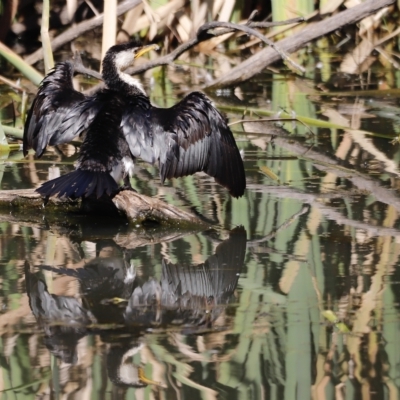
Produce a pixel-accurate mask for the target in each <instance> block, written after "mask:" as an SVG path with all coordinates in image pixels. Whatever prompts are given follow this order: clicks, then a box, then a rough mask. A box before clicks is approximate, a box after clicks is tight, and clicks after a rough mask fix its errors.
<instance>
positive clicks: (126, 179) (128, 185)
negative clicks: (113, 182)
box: [115, 175, 137, 195]
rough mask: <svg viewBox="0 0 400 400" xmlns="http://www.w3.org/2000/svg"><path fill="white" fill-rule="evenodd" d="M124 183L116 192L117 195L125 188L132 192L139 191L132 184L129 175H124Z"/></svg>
mask: <svg viewBox="0 0 400 400" xmlns="http://www.w3.org/2000/svg"><path fill="white" fill-rule="evenodd" d="M123 181H124V184H123V185H122V186H120V187H119V189H118V190H117V192H116V193H115V194H116V195H117V194H118V193H120V192H123V191H124V190H130V191H131V192H135V193H137V190H135V189H134V188H133V187H132V185H131V181H130V179H129V175H126V176H124V179H123Z"/></svg>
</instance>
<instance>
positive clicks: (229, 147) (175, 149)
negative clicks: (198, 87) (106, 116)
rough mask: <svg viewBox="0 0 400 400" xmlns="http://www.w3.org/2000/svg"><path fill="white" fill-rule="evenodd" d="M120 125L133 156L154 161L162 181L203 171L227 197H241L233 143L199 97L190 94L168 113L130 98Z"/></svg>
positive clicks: (241, 178) (220, 120)
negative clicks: (227, 194) (226, 192)
mask: <svg viewBox="0 0 400 400" xmlns="http://www.w3.org/2000/svg"><path fill="white" fill-rule="evenodd" d="M121 127H122V131H123V133H124V135H125V138H126V140H127V142H128V145H129V148H130V151H131V153H132V155H133V156H134V157H139V158H142V159H143V160H144V161H146V162H149V163H152V164H154V163H155V162H156V161H158V162H159V164H160V178H161V181H162V182H164V180H165V179H167V178H168V179H171V178H177V177H180V176H185V175H192V174H194V173H195V172H199V171H204V172H206V173H207V174H208V175H210V176H212V177H213V178H214V179H215V181H216V182H218V183H219V184H221V185H222V186H225V187H226V188H227V189H228V190H229V192H230V193H231V195H232V196H234V197H240V196H242V195H243V193H244V190H245V187H246V178H245V173H244V167H243V161H242V158H241V156H240V153H239V150H238V148H237V145H236V142H235V139H234V137H233V134H232V132H231V130H230V129H229V127H228V125H227V124H226V121H225V119H224V117H223V116H222V115H221V114H220V113H219V112H218V110H217V109H216V108H215V107H214V106H213V104H212V103H211V101H210V100H209V99H208V98H207V97H206V96H205V95H204V94H202V93H199V92H193V93H191V94H189V95H188V96H187V97H185V98H184V99H183V100H182V101H181V102H179V103H178V104H176V105H175V106H173V107H171V108H168V109H163V108H156V107H153V106H151V104H150V102H149V101H148V99H147V98H145V97H143V98H141V97H137V96H135V98H134V99H132V101H131V102H130V103H129V104H128V106H127V107H126V109H125V111H124V115H123V118H122V122H121Z"/></svg>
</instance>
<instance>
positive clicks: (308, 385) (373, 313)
mask: <svg viewBox="0 0 400 400" xmlns="http://www.w3.org/2000/svg"><path fill="white" fill-rule="evenodd" d="M265 88H268V89H271V91H272V93H274V95H273V96H272V104H271V105H270V107H271V108H272V109H278V108H279V106H281V105H282V104H286V106H287V108H288V109H290V108H296V107H301V108H302V110H303V111H298V112H302V113H303V114H307V116H309V117H310V118H316V117H317V112H318V111H321V112H322V113H323V114H324V115H326V116H327V117H328V118H330V119H331V121H332V122H333V123H334V122H336V120H335V119H338V118H339V116H340V117H341V118H342V120H341V124H342V125H343V118H348V123H349V125H351V126H352V129H349V130H346V131H343V130H342V131H340V130H338V129H337V128H331V129H329V128H323V129H312V131H311V130H310V129H309V128H306V127H305V126H304V125H299V124H293V123H292V122H290V123H286V124H285V125H284V127H285V128H286V129H287V130H285V129H283V128H282V127H277V126H276V124H275V123H268V122H257V123H254V122H244V123H243V124H242V125H235V126H234V128H235V129H236V132H235V133H236V138H237V139H238V143H239V147H240V148H241V150H242V151H243V152H244V158H245V163H246V172H247V176H248V190H247V192H246V195H245V197H244V198H242V199H240V200H232V199H230V198H229V197H227V196H226V194H225V193H224V192H223V190H220V189H219V188H218V187H216V185H214V184H213V183H212V181H211V180H210V179H208V178H207V177H205V176H202V175H200V176H195V177H189V178H185V179H183V180H182V181H181V182H177V181H172V182H171V183H169V184H167V185H166V186H164V187H161V186H159V182H158V181H156V182H154V181H153V177H154V176H157V171H156V169H153V168H148V169H144V168H142V166H141V165H140V164H139V165H138V166H137V170H138V175H137V176H136V177H135V178H133V180H132V183H133V185H134V187H135V188H137V189H138V190H139V191H140V192H142V193H146V194H150V195H153V196H158V197H161V198H163V199H164V200H166V201H168V202H170V203H174V204H176V205H178V206H181V207H187V206H188V205H194V206H196V208H197V210H198V211H199V212H200V213H202V214H204V215H205V216H206V217H207V218H209V219H212V220H213V221H215V222H217V225H216V226H217V227H218V228H217V229H218V231H209V232H206V233H197V234H185V232H161V233H157V232H158V231H157V230H154V229H150V230H147V231H141V230H140V229H132V228H129V227H126V226H125V224H123V223H119V224H117V225H113V226H111V225H107V226H105V227H104V226H102V221H101V219H98V220H97V221H96V220H95V221H93V220H87V219H85V218H82V221H81V220H80V219H79V217H77V219H76V220H75V219H73V218H72V217H66V216H64V215H61V216H59V219H58V220H57V221H55V222H54V221H52V223H51V224H50V229H51V230H47V229H48V226H47V225H46V224H47V223H49V221H50V216H49V215H46V210H44V211H43V213H38V215H37V216H31V215H29V216H27V215H24V214H22V215H19V214H17V213H14V212H11V213H10V212H9V211H8V212H7V213H5V214H3V215H2V216H1V221H2V222H1V225H0V228H1V241H0V246H1V248H0V250H1V263H0V268H1V279H2V280H1V289H0V294H1V308H2V312H1V315H0V330H1V354H2V356H1V357H2V363H1V368H2V374H1V379H2V380H1V382H2V390H3V392H2V398H5V399H7V398H15V397H16V398H35V397H37V396H40V395H42V396H46V395H47V396H49V397H51V396H54V397H61V396H62V395H64V394H66V395H69V396H70V397H71V398H74V397H75V398H82V396H84V393H90V394H91V396H92V397H93V398H99V399H101V398H115V399H117V398H118V399H119V398H128V399H129V398H140V397H141V396H143V397H145V396H146V397H149V398H159V397H163V398H171V399H172V398H178V397H180V398H188V397H193V398H203V397H210V398H216V397H220V398H227V399H228V398H229V399H231V398H240V399H249V398H251V399H258V398H270V399H288V400H289V399H290V400H291V399H309V398H317V399H333V398H337V399H340V398H346V399H367V398H371V397H373V396H375V398H376V399H386V398H396V396H398V392H399V388H400V381H399V380H400V377H399V373H398V368H399V365H400V352H399V350H398V348H399V347H398V333H399V328H400V326H399V310H398V303H399V293H400V291H399V288H398V286H397V285H398V281H399V277H398V274H399V272H398V271H399V261H398V257H399V254H400V248H399V244H398V238H399V236H400V231H399V229H398V226H399V219H398V212H399V211H400V203H399V196H398V192H397V187H398V186H399V172H398V167H397V164H396V162H395V160H397V159H399V156H398V154H399V149H398V147H396V146H394V147H393V146H392V145H391V144H390V143H389V142H388V140H387V139H379V138H374V139H371V138H369V137H367V136H366V135H365V133H364V132H363V131H362V130H370V131H372V130H373V129H372V128H374V127H375V129H376V126H374V125H372V123H371V122H370V121H371V119H370V118H368V120H364V119H363V115H365V109H364V108H363V107H361V105H360V103H359V102H355V103H354V104H353V100H352V99H350V98H349V100H348V102H347V103H345V102H343V101H342V102H341V103H340V104H332V103H330V102H328V101H327V102H326V103H324V106H323V107H322V106H321V105H320V104H317V103H316V102H313V101H312V100H311V98H310V97H306V96H302V95H299V100H298V102H297V100H295V101H294V103H293V98H292V97H291V96H290V94H291V93H297V91H298V89H297V87H296V82H293V81H289V82H285V81H284V80H280V81H279V82H278V81H275V80H273V79H271V80H270V81H268V80H266V81H264V82H263V83H260V86H259V87H258V86H256V88H255V89H254V93H252V92H251V87H249V88H243V89H249V90H243V93H245V95H244V97H245V98H244V99H243V101H242V106H243V107H246V106H252V107H254V106H255V105H256V106H258V107H260V108H262V107H265V97H264V89H265ZM275 91H279V92H280V93H275ZM253 94H254V96H253ZM160 96H161V95H160ZM296 96H297V95H296ZM296 96H295V97H296ZM285 99H286V100H288V99H290V100H291V101H292V102H289V101H288V102H287V103H286V102H285ZM217 100H218V101H219V102H220V103H221V105H222V102H224V101H226V102H227V103H228V104H226V107H227V108H228V109H229V105H230V104H229V101H230V98H229V97H227V98H217ZM300 103H301V104H300ZM292 104H294V105H295V106H296V107H292V106H291V105H292ZM217 105H218V104H217ZM345 106H347V107H350V108H351V110H352V114H351V117H349V114H346V113H345V112H344V111H343V110H344V109H345ZM390 106H392V102H389V103H387V102H386V103H385V102H383V103H382V104H380V105H379V106H377V104H376V103H375V104H374V107H375V111H374V110H372V109H371V110H368V112H369V113H370V114H369V116H370V115H371V113H375V114H374V115H376V116H379V114H381V113H383V112H384V110H385V109H389V108H390ZM357 112H358V113H359V114H357ZM230 116H231V117H232V118H231V119H232V120H234V119H241V117H242V116H241V115H238V114H230ZM383 118H384V119H383ZM379 121H380V123H381V124H384V125H385V126H386V127H387V126H390V127H391V128H390V129H389V128H387V129H386V132H383V133H385V134H387V133H388V132H389V133H390V132H392V131H395V128H396V121H395V120H394V119H392V118H390V116H388V114H386V115H385V116H384V117H380V119H379ZM368 128H369V129H368ZM289 131H290V132H291V134H290V135H289ZM378 133H379V132H378ZM63 150H65V149H63ZM67 150H68V152H69V154H68V155H69V158H68V164H58V165H61V169H64V170H63V171H62V173H65V172H66V170H68V169H69V168H73V167H72V165H71V160H72V159H73V158H74V157H76V155H75V154H73V153H74V149H73V148H72V147H68V148H67ZM11 154H12V155H13V156H14V160H17V159H18V157H17V156H16V155H18V154H20V153H11ZM46 157H47V158H46V159H45V160H44V161H46V162H49V161H51V162H55V163H58V161H60V160H65V158H64V159H61V158H60V156H59V155H58V154H56V153H51V152H49V153H48V155H47V156H46ZM48 167H49V165H48V164H40V163H37V162H34V160H33V159H30V160H29V163H26V164H23V165H21V164H17V163H16V162H14V161H13V159H11V160H10V159H7V164H4V168H3V170H4V173H3V177H2V188H3V189H7V188H14V187H18V186H19V185H20V186H24V187H26V186H30V187H31V186H32V185H33V184H34V185H37V184H39V183H40V182H42V181H44V180H46V179H47V174H48ZM3 170H2V171H3ZM27 178H28V179H27ZM235 226H243V227H244V230H243V231H241V230H239V228H237V230H236V233H235V234H234V237H235V241H234V244H233V246H232V247H231V246H230V244H232V243H231V241H232V239H230V238H229V237H228V235H227V234H226V233H225V232H226V230H230V231H232V228H233V227H235ZM103 228H104V231H102V229H103ZM244 232H246V233H244ZM231 234H232V233H231ZM157 235H158V236H157ZM246 236H247V241H246ZM143 237H145V238H146V240H143ZM139 239H141V241H140V240H139ZM149 242H152V244H148V243H149ZM146 243H147V244H146ZM218 246H220V247H218ZM226 247H228V250H226ZM244 248H246V253H245V251H244ZM221 249H222V250H221ZM223 249H225V250H223ZM221 251H223V252H224V254H225V251H226V254H227V255H228V256H229V257H231V258H233V257H234V256H235V254H236V256H237V262H233V263H232V262H229V263H228V264H227V268H226V269H225V266H224V265H223V264H224V261H223V259H224V258H223V257H222V259H221V260H220V256H221V254H220V253H219V252H221ZM239 254H240V255H239ZM242 258H244V260H243V265H239V264H240V263H239V260H241V259H242ZM25 260H28V264H29V269H28V267H26V271H25ZM102 260H104V261H102ZM131 262H133V267H134V269H131ZM219 262H222V264H219ZM201 264H203V265H202V266H201ZM173 265H175V266H176V267H172V266H173ZM217 265H218V268H220V267H221V271H226V275H225V278H224V279H223V280H222V281H216V280H215V279H216V275H215V274H216V273H217V272H218V271H219V270H216V269H215V268H216V266H217ZM221 265H222V266H221ZM107 266H108V267H109V269H108V268H107ZM172 268H176V271H180V272H181V274H182V275H184V274H186V275H185V276H186V277H187V278H188V277H189V276H190V277H191V278H192V281H190V282H191V283H193V282H194V283H196V284H197V285H200V284H202V283H204V284H206V283H208V284H209V285H210V284H211V286H210V287H212V288H213V291H211V292H206V291H202V292H199V293H198V296H197V297H193V296H191V297H190V299H191V301H192V302H191V303H190V304H189V303H186V302H184V301H185V296H184V293H183V292H182V285H181V286H179V289H178V287H177V288H176V289H175V290H178V293H180V294H182V295H183V297H180V298H179V301H178V303H179V305H180V307H181V308H178V309H175V308H174V307H171V306H170V305H171V304H172V303H164V304H163V302H162V299H163V297H162V295H163V294H167V293H170V292H168V290H170V289H169V288H170V287H171V286H168V285H171V284H172V283H173V282H174V281H173V279H172V278H171V276H172V275H169V274H170V273H172V272H171V269H172ZM99 269H100V270H102V271H104V270H105V271H106V272H107V271H108V273H109V274H110V275H107V274H106V281H105V282H102V281H101V279H100V282H98V281H97V275H99V277H101V274H100V273H99V272H98V271H99ZM133 272H135V273H136V276H135V279H133ZM96 274H97V275H96ZM199 274H200V275H202V274H203V275H202V276H203V277H204V278H207V279H203V280H200V279H198V275H199ZM207 274H208V275H207ZM237 274H239V275H237ZM93 276H94V277H93ZM120 276H121V277H120ZM173 276H175V275H173ZM166 277H168V278H169V279H165V278H166ZM85 278H88V279H85ZM89 278H90V279H89ZM111 278H119V280H118V279H111ZM125 278H126V279H125ZM91 279H93V280H91ZM124 279H125V281H126V282H124ZM115 280H116V281H117V282H119V283H120V284H121V287H122V289H121V288H118V287H117V285H115V286H114V285H113V282H115ZM218 282H221V285H220V286H218ZM166 283H168V285H167V284H166ZM102 284H104V286H101V285H102ZM88 285H89V287H88ZM145 285H147V286H146V290H144V288H145ZM163 285H164V286H163ZM103 287H106V288H107V289H108V290H110V291H111V293H108V294H106V293H105V289H103ZM138 288H139V289H138ZM223 288H225V289H223ZM25 289H27V290H28V294H29V298H28V295H27V294H26V291H25ZM97 289H98V290H99V293H97V292H96V290H97ZM119 290H120V291H119ZM135 290H137V291H136V297H135V296H132V295H133V293H134V292H135ZM140 290H141V291H142V292H141V293H140ZM179 290H180V292H179ZM112 291H114V292H112ZM143 292H146V293H151V294H152V296H150V298H149V297H147V298H146V297H145V295H144V293H143ZM172 292H173V291H172ZM98 295H99V296H100V295H101V296H103V297H95V296H98ZM153 295H154V296H153ZM40 296H42V298H41V297H40ZM90 296H93V297H95V299H96V300H93V299H91V297H90ZM34 299H36V301H34V302H33V300H34ZM171 299H172V300H173V299H174V298H173V296H172V297H171ZM194 299H196V301H197V300H198V301H199V302H198V303H196V301H194ZM29 300H30V302H31V305H32V304H36V306H34V307H32V308H33V310H31V309H30V307H29ZM46 301H47V302H48V303H49V304H53V305H54V307H55V308H52V310H57V309H59V308H60V307H61V309H62V310H65V314H66V315H67V317H68V318H67V319H66V320H65V319H63V318H62V317H63V313H61V314H60V312H58V311H57V312H54V313H53V314H51V313H50V311H48V310H49V309H46V308H45V307H44V304H46ZM149 301H150V302H149ZM135 302H136V303H135ZM67 311H68V312H69V313H71V316H72V315H73V316H74V320H73V321H72V320H71V319H70V318H69V314H68V312H67ZM75 311H77V312H78V314H77V316H78V317H75V314H74V312H75ZM46 312H47V314H45V313H46ZM50 317H51V318H50ZM130 317H132V318H130ZM52 318H54V319H52ZM37 319H38V320H37ZM72 322H74V323H72ZM31 365H33V366H35V368H32V367H31ZM125 376H128V377H129V379H130V380H129V379H125V378H124V377H125ZM124 379H125V383H127V382H128V381H129V382H130V383H134V382H136V386H143V385H144V384H146V385H147V386H143V387H131V386H127V385H123V384H122V381H124ZM135 379H136V381H135ZM117 381H118V383H117Z"/></svg>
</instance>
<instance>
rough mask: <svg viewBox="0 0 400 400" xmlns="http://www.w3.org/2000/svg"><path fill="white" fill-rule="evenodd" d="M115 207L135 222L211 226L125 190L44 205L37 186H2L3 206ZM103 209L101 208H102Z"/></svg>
mask: <svg viewBox="0 0 400 400" xmlns="http://www.w3.org/2000/svg"><path fill="white" fill-rule="evenodd" d="M110 207H112V208H113V210H111V211H114V212H117V211H120V212H121V213H122V214H123V215H125V216H126V217H127V219H128V220H129V222H131V223H133V224H142V223H144V222H147V221H154V222H158V223H160V224H163V225H168V226H174V227H182V228H190V227H199V226H201V227H203V228H205V227H208V226H209V224H206V223H205V222H204V221H202V220H201V219H200V218H198V217H197V216H196V215H194V214H192V213H189V212H187V211H183V210H180V209H178V208H177V207H174V206H172V205H169V204H167V203H165V202H163V201H161V200H158V199H155V198H151V197H148V196H144V195H141V194H139V193H136V192H133V191H130V190H125V191H122V192H120V193H119V194H117V195H116V196H115V197H114V198H113V199H112V202H110V201H108V202H102V201H89V200H88V201H84V202H82V201H81V200H68V199H58V198H55V197H52V198H50V199H49V202H48V203H47V204H46V206H44V202H43V198H42V197H41V196H40V195H39V193H36V192H35V191H34V190H33V189H22V190H2V191H0V208H1V209H3V210H4V209H7V210H12V211H15V210H17V211H24V212H27V211H32V210H40V211H41V212H43V213H47V212H48V213H54V212H57V213H62V214H63V215H65V213H66V212H79V211H80V212H82V211H84V212H93V211H99V210H101V211H102V210H104V209H106V208H107V209H108V211H110ZM101 211H100V212H101Z"/></svg>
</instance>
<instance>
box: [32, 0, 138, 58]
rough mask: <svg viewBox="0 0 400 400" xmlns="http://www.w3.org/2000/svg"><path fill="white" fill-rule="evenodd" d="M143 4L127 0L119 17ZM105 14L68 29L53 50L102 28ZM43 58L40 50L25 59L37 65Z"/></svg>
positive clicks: (53, 41) (121, 8)
mask: <svg viewBox="0 0 400 400" xmlns="http://www.w3.org/2000/svg"><path fill="white" fill-rule="evenodd" d="M141 2H142V0H125V1H124V2H122V3H121V4H120V5H119V6H118V8H117V16H120V15H121V14H124V13H126V12H127V11H129V10H130V9H131V8H134V7H136V6H137V5H139V4H140V3H141ZM103 20H104V14H101V15H99V16H97V17H93V18H92V19H89V20H87V21H84V22H81V23H79V24H77V25H75V26H73V27H71V28H69V29H67V30H66V31H65V32H64V33H62V34H61V35H58V36H57V37H56V38H55V39H54V40H52V42H51V49H52V50H53V51H54V50H56V49H58V48H59V47H61V46H62V45H64V44H65V43H68V42H70V41H71V40H74V39H76V38H77V37H78V36H80V35H82V33H84V32H86V31H88V30H90V29H94V28H96V27H97V26H100V25H101V24H102V23H103ZM42 58H43V49H41V48H40V49H39V50H37V51H35V52H34V53H32V54H30V55H29V56H28V57H26V58H25V61H26V62H27V63H28V64H31V65H32V64H35V63H36V62H38V61H39V60H41V59H42Z"/></svg>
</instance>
